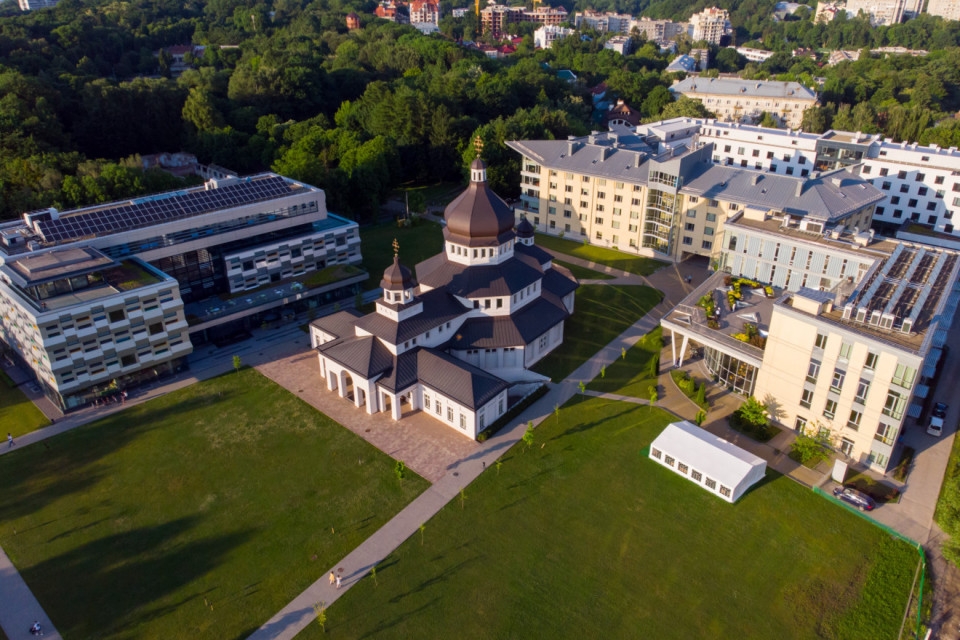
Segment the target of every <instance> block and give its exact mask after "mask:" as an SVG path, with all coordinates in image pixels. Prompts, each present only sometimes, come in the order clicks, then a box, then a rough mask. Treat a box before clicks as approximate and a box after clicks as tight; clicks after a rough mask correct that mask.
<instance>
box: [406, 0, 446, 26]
mask: <svg viewBox="0 0 960 640" xmlns="http://www.w3.org/2000/svg"><path fill="white" fill-rule="evenodd" d="M410 23H411V24H439V23H440V5H439V4H437V3H436V2H430V1H429V0H413V2H411V3H410Z"/></svg>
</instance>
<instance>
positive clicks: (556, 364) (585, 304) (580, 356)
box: [533, 284, 661, 381]
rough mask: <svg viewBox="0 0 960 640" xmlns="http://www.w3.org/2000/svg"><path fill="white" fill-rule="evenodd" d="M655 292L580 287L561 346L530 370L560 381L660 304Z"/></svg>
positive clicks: (592, 286)
mask: <svg viewBox="0 0 960 640" xmlns="http://www.w3.org/2000/svg"><path fill="white" fill-rule="evenodd" d="M660 297H661V294H660V292H659V291H657V290H656V289H651V288H649V287H636V286H629V285H627V286H619V285H618V286H612V285H602V284H590V285H584V286H582V287H580V288H579V289H577V298H576V302H575V303H574V310H573V316H572V317H570V318H569V319H567V322H566V325H565V326H564V328H563V344H562V345H561V346H560V347H559V348H557V350H556V351H554V352H553V353H551V354H550V355H548V356H547V357H546V358H544V359H543V360H541V361H540V362H538V363H537V364H536V365H535V366H534V367H533V370H534V371H536V372H537V373H541V374H543V375H546V376H550V377H551V378H552V379H553V380H554V381H559V380H563V379H564V378H566V377H567V376H568V375H570V374H571V373H573V372H574V371H575V370H576V368H577V367H579V366H580V365H581V364H583V363H584V362H586V361H587V360H588V359H589V358H590V357H591V356H593V355H594V354H595V353H596V352H597V351H599V350H600V349H602V348H603V347H605V346H607V344H609V343H610V341H611V340H613V339H614V338H616V337H617V336H618V335H620V334H621V333H623V332H624V331H625V330H626V329H627V327H629V326H630V325H632V324H633V323H634V322H636V321H637V320H639V319H640V318H642V317H643V316H644V315H645V314H646V313H647V312H648V311H649V310H650V309H652V308H653V307H655V306H657V304H658V303H659V302H660Z"/></svg>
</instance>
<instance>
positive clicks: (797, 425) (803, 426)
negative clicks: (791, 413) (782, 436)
mask: <svg viewBox="0 0 960 640" xmlns="http://www.w3.org/2000/svg"><path fill="white" fill-rule="evenodd" d="M793 428H794V429H796V430H797V433H804V432H805V431H806V430H807V419H806V418H801V417H800V416H797V420H796V422H794V423H793Z"/></svg>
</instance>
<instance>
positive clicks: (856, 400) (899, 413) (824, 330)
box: [661, 208, 960, 472]
mask: <svg viewBox="0 0 960 640" xmlns="http://www.w3.org/2000/svg"><path fill="white" fill-rule="evenodd" d="M805 220H806V215H805V214H804V212H803V211H802V209H800V208H797V209H795V210H794V211H793V212H790V211H779V210H762V209H758V208H748V209H746V210H744V211H743V212H741V213H739V214H737V215H736V216H735V217H733V218H731V219H729V220H728V221H727V223H726V225H725V233H724V237H723V243H722V247H723V249H722V256H721V258H720V260H719V264H718V266H719V269H720V270H719V272H718V273H716V274H715V275H714V276H712V277H711V278H709V279H708V280H707V281H706V282H704V283H703V284H702V285H701V286H700V287H698V288H697V289H696V290H695V291H693V292H692V293H691V294H690V295H689V296H687V298H685V299H684V300H683V301H682V302H681V303H680V304H679V305H678V306H677V307H675V308H674V309H673V310H672V311H671V312H670V313H668V314H667V315H666V316H665V317H664V318H663V320H662V321H661V324H662V326H663V327H664V329H665V330H666V332H668V333H669V334H670V335H671V336H672V345H673V359H674V363H675V364H681V363H682V362H683V361H684V359H685V358H686V357H687V354H688V353H689V351H688V349H689V347H690V345H691V344H697V345H699V346H700V347H702V353H703V362H704V365H705V366H706V368H707V370H708V371H710V373H712V374H713V375H714V376H716V379H717V380H718V381H719V382H720V383H721V384H723V385H725V386H727V387H728V388H730V389H731V390H733V391H735V392H737V393H741V394H743V395H753V396H755V397H756V398H757V399H759V400H760V401H761V402H763V403H764V404H766V405H767V406H768V407H772V410H771V417H772V418H773V419H774V420H775V421H777V422H779V423H780V424H782V425H784V426H786V427H788V428H795V429H796V430H798V431H801V432H804V433H807V434H808V435H818V434H820V435H825V436H828V437H829V439H830V441H831V442H832V444H833V445H834V446H835V448H837V449H838V450H839V451H840V452H842V453H843V454H845V455H847V456H849V457H850V458H851V459H853V460H854V461H857V462H861V463H865V464H868V465H870V466H871V467H873V468H874V469H876V470H878V471H881V472H882V471H885V470H886V469H887V467H888V466H889V465H890V463H891V457H892V452H893V447H894V445H895V443H896V441H897V438H898V436H899V434H900V432H901V430H902V429H903V428H904V426H905V421H906V420H907V419H908V418H909V419H916V418H919V417H920V415H921V413H922V412H923V407H924V404H925V403H926V402H928V395H929V383H930V381H931V379H932V378H933V377H934V376H935V375H936V369H937V365H938V363H939V360H940V359H941V357H942V355H943V346H944V344H945V342H946V336H947V331H948V329H949V327H950V324H951V323H952V320H953V316H954V313H955V311H956V306H957V301H958V298H960V290H958V288H957V276H958V271H960V260H958V258H960V254H957V252H955V251H952V250H949V249H942V248H936V247H932V246H929V245H924V244H916V243H910V242H902V241H896V240H889V239H878V238H874V236H873V232H872V231H866V230H865V229H864V227H862V226H860V227H858V226H854V225H852V224H850V223H849V222H848V221H842V222H838V223H833V224H828V225H827V226H823V225H821V224H820V223H814V224H812V225H810V224H807V223H806V222H805ZM740 278H746V279H748V281H746V282H745V281H742V280H740ZM754 285H758V286H759V285H769V288H768V289H767V290H764V289H762V288H754ZM734 292H736V293H734Z"/></svg>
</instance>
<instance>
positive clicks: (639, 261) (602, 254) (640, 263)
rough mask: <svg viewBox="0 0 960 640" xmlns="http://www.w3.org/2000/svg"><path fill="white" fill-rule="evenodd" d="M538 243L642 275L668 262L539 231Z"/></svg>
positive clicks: (583, 258)
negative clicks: (562, 238)
mask: <svg viewBox="0 0 960 640" xmlns="http://www.w3.org/2000/svg"><path fill="white" fill-rule="evenodd" d="M536 243H537V244H538V245H540V246H541V247H544V248H546V249H551V250H553V251H559V252H561V253H566V254H567V255H571V256H575V257H577V258H580V259H582V260H591V261H593V262H596V263H597V264H603V265H607V266H610V267H613V268H614V269H620V270H621V271H629V272H630V273H635V274H637V275H641V276H648V275H650V274H651V273H653V272H654V271H656V270H657V269H660V268H661V267H665V266H666V265H667V263H666V262H661V261H660V260H654V259H653V258H643V257H640V256H633V255H630V254H629V253H622V252H620V251H614V250H613V249H606V248H604V247H594V246H593V245H588V244H583V243H582V242H573V241H572V240H561V239H560V238H557V237H555V236H550V235H547V234H544V233H538V234H537V238H536Z"/></svg>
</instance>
